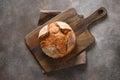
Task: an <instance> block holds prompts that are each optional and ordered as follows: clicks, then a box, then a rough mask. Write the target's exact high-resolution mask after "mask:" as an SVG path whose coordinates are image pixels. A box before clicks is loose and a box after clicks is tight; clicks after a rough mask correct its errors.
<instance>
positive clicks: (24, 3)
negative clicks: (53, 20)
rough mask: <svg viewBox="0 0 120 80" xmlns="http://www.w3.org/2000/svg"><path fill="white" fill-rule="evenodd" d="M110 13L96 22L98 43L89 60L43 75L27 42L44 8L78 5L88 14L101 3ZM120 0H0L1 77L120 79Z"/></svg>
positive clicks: (16, 79)
mask: <svg viewBox="0 0 120 80" xmlns="http://www.w3.org/2000/svg"><path fill="white" fill-rule="evenodd" d="M101 6H103V7H105V8H106V9H107V11H108V16H107V18H106V19H104V20H103V21H98V22H97V23H96V24H94V25H92V26H91V27H92V28H90V31H91V32H92V34H93V35H94V36H95V39H96V41H95V44H94V45H92V46H91V47H90V48H89V49H87V61H88V62H87V64H86V65H82V66H77V67H73V68H69V69H65V70H60V71H57V72H52V73H49V74H48V75H43V74H42V72H41V68H40V66H39V64H38V63H37V62H36V60H35V59H34V57H33V56H32V54H31V53H30V51H29V50H28V49H27V47H26V45H25V44H24V36H25V35H26V34H27V33H29V32H30V31H32V30H33V29H35V28H36V27H37V22H38V19H39V13H40V9H55V10H60V11H62V10H64V9H67V8H69V7H74V8H75V9H76V10H77V11H78V13H79V14H84V16H85V17H87V16H88V15H90V14H91V13H92V12H94V11H95V10H96V9H98V8H99V7H101ZM119 48H120V0H0V80H120V50H119Z"/></svg>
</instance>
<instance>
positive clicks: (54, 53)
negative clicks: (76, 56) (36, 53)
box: [38, 21, 76, 59]
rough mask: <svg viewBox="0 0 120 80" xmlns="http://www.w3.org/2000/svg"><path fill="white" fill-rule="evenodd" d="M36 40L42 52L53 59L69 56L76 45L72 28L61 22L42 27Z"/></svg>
mask: <svg viewBox="0 0 120 80" xmlns="http://www.w3.org/2000/svg"><path fill="white" fill-rule="evenodd" d="M38 38H39V41H40V47H41V48H42V51H43V52H44V53H45V54H46V55H47V56H49V57H51V58H54V59H57V58H62V57H64V56H66V55H67V54H69V53H70V52H71V51H72V50H73V49H74V47H75V44H76V36H75V33H74V32H73V30H72V28H71V27H70V26H69V25H68V24H67V23H65V22H61V21H56V22H53V23H50V24H48V25H46V26H44V27H43V28H42V29H41V30H40V32H39V36H38Z"/></svg>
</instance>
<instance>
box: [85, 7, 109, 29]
mask: <svg viewBox="0 0 120 80" xmlns="http://www.w3.org/2000/svg"><path fill="white" fill-rule="evenodd" d="M106 15H107V10H106V9H105V8H104V7H101V8H99V9H98V10H96V11H95V12H94V13H93V14H91V15H90V16H88V17H87V18H86V19H85V23H87V24H86V26H85V27H86V28H87V27H88V26H89V25H90V24H92V23H93V22H95V21H97V20H99V19H101V18H103V17H105V16H106ZM84 25H85V24H84Z"/></svg>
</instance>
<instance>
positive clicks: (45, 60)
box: [25, 7, 107, 72]
mask: <svg viewBox="0 0 120 80" xmlns="http://www.w3.org/2000/svg"><path fill="white" fill-rule="evenodd" d="M106 14H107V12H106V9H105V8H103V7H102V8H100V9H98V10H96V11H95V12H94V13H93V14H92V15H90V16H89V17H88V18H85V19H84V18H81V16H79V15H78V14H77V12H76V10H75V9H74V8H71V9H68V10H66V11H64V12H62V13H60V14H58V15H57V16H55V17H54V18H52V19H50V20H49V21H48V22H46V23H44V24H43V25H41V26H39V27H37V28H36V29H35V30H33V31H32V32H30V33H29V34H27V35H26V36H25V42H26V44H27V46H28V48H29V49H30V50H31V51H32V53H34V56H35V57H36V58H37V59H38V62H39V63H40V65H41V67H42V69H43V70H44V71H45V72H50V71H55V70H58V69H61V68H63V66H64V65H66V63H67V64H71V63H68V61H69V60H70V59H72V58H74V57H75V56H77V55H79V54H80V52H82V51H84V50H85V49H86V48H87V47H88V46H90V45H91V44H92V43H93V42H94V37H93V36H92V35H91V33H90V32H89V31H88V29H87V28H88V26H89V25H90V24H91V23H93V22H95V21H97V20H98V19H100V18H102V17H104V16H105V15H106ZM49 17H50V16H49ZM48 19H49V18H48ZM54 21H64V22H66V23H68V24H69V25H70V26H71V27H72V29H73V30H74V31H75V34H76V37H77V45H76V47H75V49H74V50H73V51H72V52H71V53H70V54H69V55H67V56H65V57H63V58H60V59H51V58H49V57H48V56H46V55H45V54H44V53H43V52H42V50H41V48H40V46H39V40H38V33H39V30H40V29H41V28H42V27H43V26H45V25H47V24H49V23H51V22H54ZM43 22H44V21H43Z"/></svg>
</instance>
